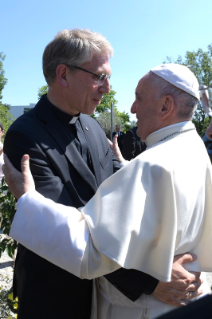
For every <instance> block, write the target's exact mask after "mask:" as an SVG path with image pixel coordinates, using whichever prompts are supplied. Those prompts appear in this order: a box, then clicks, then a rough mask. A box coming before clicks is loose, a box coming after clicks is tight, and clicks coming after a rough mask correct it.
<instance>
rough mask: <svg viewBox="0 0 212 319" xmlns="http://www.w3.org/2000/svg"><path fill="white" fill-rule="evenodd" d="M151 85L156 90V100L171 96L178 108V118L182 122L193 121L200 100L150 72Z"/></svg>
mask: <svg viewBox="0 0 212 319" xmlns="http://www.w3.org/2000/svg"><path fill="white" fill-rule="evenodd" d="M150 79H151V85H152V87H153V88H154V89H155V99H158V98H160V97H163V96H165V95H171V96H172V98H173V99H174V101H175V104H176V106H177V116H178V118H179V119H180V120H186V119H191V118H192V116H193V114H194V112H195V111H196V108H197V104H198V103H199V101H198V99H197V98H195V97H194V96H193V95H191V94H189V93H187V92H185V91H183V90H181V89H178V88H177V87H176V86H174V85H172V84H171V83H169V82H167V81H166V80H164V79H162V78H161V77H159V76H158V75H156V74H154V73H153V72H151V71H150Z"/></svg>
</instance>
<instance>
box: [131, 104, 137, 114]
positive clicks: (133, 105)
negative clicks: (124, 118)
mask: <svg viewBox="0 0 212 319" xmlns="http://www.w3.org/2000/svg"><path fill="white" fill-rule="evenodd" d="M130 111H131V113H132V114H135V113H136V103H135V102H134V103H133V104H132V106H131V110H130Z"/></svg>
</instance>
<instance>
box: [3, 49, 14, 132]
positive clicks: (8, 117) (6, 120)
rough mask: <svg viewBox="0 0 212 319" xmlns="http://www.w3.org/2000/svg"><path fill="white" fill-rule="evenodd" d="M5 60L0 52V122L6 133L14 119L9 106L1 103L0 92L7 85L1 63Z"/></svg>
mask: <svg viewBox="0 0 212 319" xmlns="http://www.w3.org/2000/svg"><path fill="white" fill-rule="evenodd" d="M4 59H5V55H4V54H3V53H2V52H0V121H1V122H2V123H3V126H4V129H5V131H7V129H8V127H9V126H10V125H11V123H12V122H13V121H14V117H13V116H12V114H11V113H10V106H9V104H3V103H2V97H3V95H2V91H3V89H4V87H5V85H6V84H7V79H6V78H5V76H4V73H5V72H4V68H3V61H4Z"/></svg>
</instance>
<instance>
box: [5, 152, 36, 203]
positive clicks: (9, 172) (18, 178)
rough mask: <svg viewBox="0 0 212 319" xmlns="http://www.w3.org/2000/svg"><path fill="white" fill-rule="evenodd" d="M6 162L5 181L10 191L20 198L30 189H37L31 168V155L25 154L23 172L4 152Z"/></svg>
mask: <svg viewBox="0 0 212 319" xmlns="http://www.w3.org/2000/svg"><path fill="white" fill-rule="evenodd" d="M4 162H5V164H4V165H3V166H2V170H3V173H4V175H5V181H6V183H7V184H8V186H9V189H10V192H11V193H12V194H13V195H14V196H15V197H16V198H17V199H19V198H20V197H21V196H22V195H23V194H25V193H27V192H28V191H30V190H35V184H34V180H33V177H32V174H31V171H30V168H29V155H23V157H22V159H21V171H22V173H21V172H19V171H18V170H17V169H16V168H15V167H14V166H13V165H12V163H11V162H10V160H9V158H8V157H7V155H6V154H4Z"/></svg>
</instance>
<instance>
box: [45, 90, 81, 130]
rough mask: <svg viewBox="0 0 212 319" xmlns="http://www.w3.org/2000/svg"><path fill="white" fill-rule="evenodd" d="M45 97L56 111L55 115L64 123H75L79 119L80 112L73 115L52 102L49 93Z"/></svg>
mask: <svg viewBox="0 0 212 319" xmlns="http://www.w3.org/2000/svg"><path fill="white" fill-rule="evenodd" d="M44 98H45V99H46V102H47V103H48V105H49V106H50V108H51V109H52V111H53V112H54V114H55V116H56V117H57V118H58V119H59V120H60V121H61V122H63V123H67V124H74V123H75V122H76V120H77V119H78V117H79V115H80V113H79V114H77V115H75V116H72V115H70V114H68V113H66V112H64V111H62V110H60V109H58V108H57V107H56V106H55V105H54V104H52V103H51V102H50V101H49V99H48V98H47V95H45V96H44Z"/></svg>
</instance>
